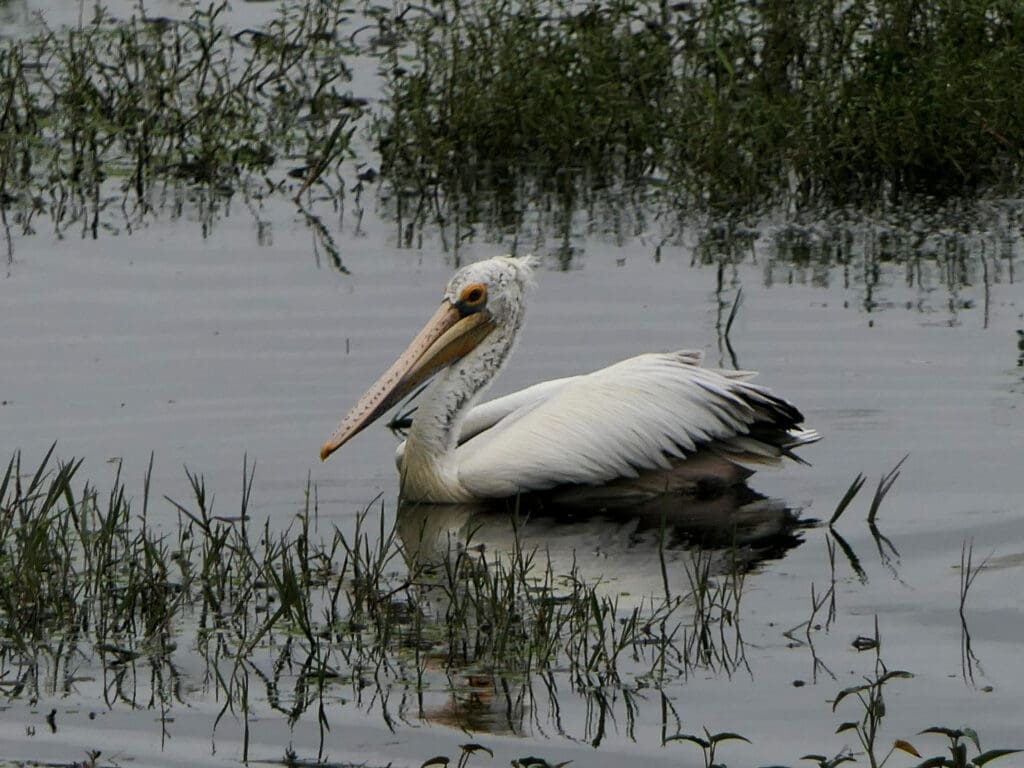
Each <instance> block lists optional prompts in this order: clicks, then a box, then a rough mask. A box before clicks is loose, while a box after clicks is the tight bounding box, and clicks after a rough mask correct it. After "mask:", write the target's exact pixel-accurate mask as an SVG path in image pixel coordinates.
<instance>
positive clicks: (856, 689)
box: [832, 685, 871, 712]
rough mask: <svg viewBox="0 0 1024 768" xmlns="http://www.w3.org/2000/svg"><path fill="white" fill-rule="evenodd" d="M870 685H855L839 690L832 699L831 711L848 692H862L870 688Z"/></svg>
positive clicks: (834, 709)
mask: <svg viewBox="0 0 1024 768" xmlns="http://www.w3.org/2000/svg"><path fill="white" fill-rule="evenodd" d="M870 688H871V686H870V685H855V686H854V687H853V688H844V689H843V690H841V691H840V692H839V693H838V694H837V695H836V697H835V699H834V700H833V701H832V711H833V712H835V711H836V707H838V706H839V702H841V701H842V700H843V699H845V698H846V697H847V696H849V695H850V694H854V693H863V692H864V691H867V690H870Z"/></svg>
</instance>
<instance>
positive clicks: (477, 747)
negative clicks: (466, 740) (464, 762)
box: [459, 744, 494, 757]
mask: <svg viewBox="0 0 1024 768" xmlns="http://www.w3.org/2000/svg"><path fill="white" fill-rule="evenodd" d="M459 749H461V750H462V751H463V752H465V753H466V754H469V755H471V754H473V753H474V752H486V753H487V756H488V757H494V752H492V751H491V750H490V749H488V748H487V747H485V746H484V745H483V744H460V745H459Z"/></svg>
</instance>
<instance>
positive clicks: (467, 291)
mask: <svg viewBox="0 0 1024 768" xmlns="http://www.w3.org/2000/svg"><path fill="white" fill-rule="evenodd" d="M486 303H487V286H486V285H484V284H483V283H471V284H470V285H467V286H466V287H465V288H463V289H462V293H461V294H459V304H458V306H459V309H461V310H462V312H463V314H469V313H471V312H477V311H479V310H481V309H483V308H484V305H485V304H486Z"/></svg>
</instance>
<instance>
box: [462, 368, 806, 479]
mask: <svg viewBox="0 0 1024 768" xmlns="http://www.w3.org/2000/svg"><path fill="white" fill-rule="evenodd" d="M700 359H701V356H700V353H695V352H686V351H681V352H674V353H665V354H657V353H655V354H646V355H640V356H638V357H633V358H630V359H628V360H623V361H622V362H620V363H616V364H615V365H612V366H609V367H607V368H603V369H601V370H599V371H595V372H593V373H590V374H587V375H584V376H576V377H572V378H570V379H559V380H556V382H545V383H544V384H540V385H536V387H531V388H529V389H527V390H523V391H522V392H519V393H516V394H514V395H510V396H508V397H507V398H500V399H499V400H497V401H492V403H485V404H484V405H481V406H478V407H477V408H476V409H474V411H473V412H471V413H470V415H469V417H468V419H467V421H472V420H473V418H474V413H476V412H477V411H479V413H477V415H476V418H477V420H478V422H474V423H471V424H468V425H467V426H471V427H473V430H475V431H472V434H471V435H470V434H468V433H467V430H466V429H465V428H464V431H463V437H464V438H467V437H468V439H466V441H465V442H464V443H463V444H462V445H460V446H459V448H458V449H457V454H456V456H457V465H458V468H459V481H460V482H461V483H462V485H464V486H465V487H466V488H467V489H468V490H469V491H470V492H472V493H474V494H475V495H477V496H480V497H499V496H510V495H514V494H516V493H520V492H527V491H538V490H546V489H550V488H555V487H557V486H561V485H571V484H584V485H599V484H603V483H607V482H610V481H612V480H616V479H619V478H636V477H638V476H639V475H640V474H641V473H644V472H648V471H657V470H668V469H671V468H672V467H674V466H677V465H678V464H679V462H680V460H682V459H685V458H686V457H687V456H690V455H692V454H694V453H696V452H697V451H699V450H702V449H704V448H708V447H710V448H713V449H715V450H720V451H721V454H722V455H724V456H726V457H727V458H730V460H733V461H741V460H742V459H743V458H748V459H749V460H751V461H753V462H760V461H765V460H769V461H773V460H778V458H779V457H780V456H781V455H783V454H784V453H787V452H788V449H789V448H790V447H793V446H795V445H798V444H802V443H804V442H811V441H812V440H813V439H816V437H817V435H816V434H815V433H812V432H802V431H801V430H799V429H798V425H799V424H800V422H801V421H802V420H803V416H802V415H801V414H800V412H799V411H798V410H797V409H796V408H795V407H793V406H792V405H790V404H789V403H787V402H786V401H784V400H782V399H780V398H777V397H775V396H774V395H772V394H771V393H770V392H768V390H766V389H764V388H762V387H759V386H757V385H755V384H751V383H749V382H748V381H747V380H748V379H749V378H751V377H752V376H753V375H754V374H752V373H750V372H747V371H741V372H737V371H729V372H725V371H716V370H714V369H709V368H702V367H700ZM545 385H551V386H547V387H545ZM531 390H534V391H532V392H531ZM517 398H518V399H517ZM502 400H504V402H501V401H502ZM499 416H500V417H499ZM485 421H489V422H490V426H489V428H483V429H479V430H477V429H476V427H477V426H479V424H482V423H484V422H485Z"/></svg>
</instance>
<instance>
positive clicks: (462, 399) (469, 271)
mask: <svg viewBox="0 0 1024 768" xmlns="http://www.w3.org/2000/svg"><path fill="white" fill-rule="evenodd" d="M536 264H537V262H536V261H535V260H534V259H533V258H531V257H526V258H516V257H512V256H497V257H494V258H491V259H487V260H485V261H479V262H476V263H473V264H469V265H467V266H465V267H463V268H461V269H459V270H458V271H457V272H456V273H455V275H454V276H453V277H452V278H451V280H450V281H449V282H448V285H447V286H446V287H445V290H444V297H443V299H442V301H441V306H440V307H439V308H438V310H437V312H436V313H435V314H434V316H433V317H432V318H431V319H430V320H429V322H428V323H427V324H426V326H425V327H424V328H423V330H421V331H420V332H419V334H418V335H417V336H416V338H414V339H413V340H412V343H410V344H409V347H408V348H407V349H406V350H405V352H403V353H402V355H401V356H400V357H399V358H398V360H396V361H395V363H394V364H393V365H392V366H391V367H390V368H389V369H388V370H387V371H386V372H385V373H384V375H383V376H381V377H380V379H379V380H378V381H377V382H376V383H375V384H374V385H373V386H372V387H370V389H369V390H367V392H366V393H365V394H364V395H363V396H362V397H361V398H360V399H359V401H358V402H357V403H356V405H355V406H354V407H353V408H352V410H350V411H349V412H348V414H347V415H346V416H345V417H344V418H343V419H342V421H341V423H340V424H339V426H338V428H337V430H336V431H335V432H334V434H333V435H331V437H330V439H328V440H327V442H326V443H324V445H323V447H322V448H321V449H320V458H321V460H325V459H327V457H328V456H330V455H331V454H332V453H334V452H335V451H336V450H337V449H338V448H340V447H341V446H342V445H344V444H345V443H347V442H348V441H349V440H351V439H352V438H353V437H354V436H355V435H356V434H358V433H359V432H360V431H362V430H363V429H365V428H366V427H367V426H368V425H370V424H371V423H373V422H374V421H376V420H377V419H378V418H380V417H381V416H382V415H383V414H384V413H385V412H387V411H388V410H390V409H391V408H392V407H393V406H395V405H396V404H397V403H398V402H399V401H401V399H402V398H403V397H405V395H407V394H408V393H409V392H410V391H412V390H413V389H414V388H415V387H416V386H417V385H419V384H421V383H423V382H424V381H427V380H429V379H431V377H432V378H433V381H432V382H431V383H430V384H429V386H428V387H427V389H426V390H425V391H424V392H423V393H422V394H421V395H420V399H421V402H420V405H419V407H418V409H417V411H416V415H415V418H414V419H413V422H412V425H411V428H410V430H409V434H408V437H407V438H406V440H405V442H404V443H402V444H401V445H400V446H399V447H398V451H397V457H396V460H397V464H398V469H399V473H400V476H401V495H402V498H403V499H404V500H405V501H412V502H434V503H455V502H469V501H478V500H485V499H499V498H507V497H511V496H516V495H518V494H525V493H532V492H548V493H553V494H555V495H556V497H559V496H560V497H562V498H565V499H569V498H573V497H574V496H577V495H580V494H583V495H586V496H587V497H590V498H595V497H608V498H645V497H647V498H649V497H652V496H657V495H659V494H664V493H700V492H703V491H705V490H706V489H708V488H726V487H729V486H732V485H736V484H739V483H742V482H743V481H744V480H745V479H746V478H747V477H749V476H750V475H751V474H752V473H753V471H754V467H757V466H762V465H772V464H778V463H779V462H780V461H781V459H782V458H783V457H789V458H791V459H794V460H796V461H800V459H799V458H798V457H796V456H795V455H794V454H793V453H792V451H793V449H794V448H796V447H798V446H801V445H806V444H808V443H812V442H814V441H816V440H818V439H819V435H818V433H817V432H815V431H813V430H808V429H803V428H802V427H801V424H802V422H803V415H802V414H801V413H800V411H799V410H797V409H796V407H794V406H793V405H791V404H790V403H788V402H786V401H785V400H783V399H781V398H779V397H777V396H776V395H774V394H772V393H771V392H769V391H768V390H767V389H765V388H764V387H761V386H758V385H756V384H752V383H751V382H750V379H752V378H753V377H754V376H755V375H756V374H755V373H753V372H748V371H726V370H716V369H713V368H704V367H702V366H701V354H700V353H699V352H693V351H678V352H666V353H648V354H642V355H638V356H636V357H631V358H628V359H626V360H623V361H621V362H619V363H615V364H614V365H610V366H608V367H607V368H602V369H600V370H597V371H593V372H592V373H585V374H582V375H579V376H570V377H566V378H561V379H552V380H551V381H544V382H541V383H539V384H535V385H533V386H531V387H527V388H526V389H523V390H520V391H519V392H515V393H513V394H510V395H506V396H504V397H499V398H497V399H495V400H491V401H489V402H485V403H481V404H477V403H478V400H479V398H480V396H481V394H482V393H483V391H484V390H485V389H486V388H487V386H488V385H489V384H490V383H491V381H492V380H493V379H494V377H495V376H496V375H497V374H498V372H499V371H500V370H501V368H502V366H503V365H504V364H505V362H506V360H507V359H508V356H509V353H510V352H511V351H512V348H513V346H514V344H515V341H516V337H517V335H518V333H519V329H520V327H521V326H522V322H523V314H524V307H525V294H526V290H527V288H528V287H529V286H530V284H531V282H532V276H533V271H534V269H535V267H536Z"/></svg>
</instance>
